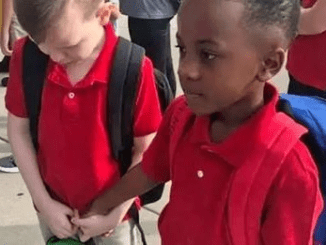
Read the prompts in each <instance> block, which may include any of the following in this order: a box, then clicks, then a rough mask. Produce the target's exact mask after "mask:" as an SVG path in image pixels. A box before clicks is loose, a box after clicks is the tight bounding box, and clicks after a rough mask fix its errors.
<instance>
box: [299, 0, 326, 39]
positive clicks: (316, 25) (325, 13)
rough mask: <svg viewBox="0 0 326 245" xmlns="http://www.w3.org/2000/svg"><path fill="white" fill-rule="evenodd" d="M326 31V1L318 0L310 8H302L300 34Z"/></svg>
mask: <svg viewBox="0 0 326 245" xmlns="http://www.w3.org/2000/svg"><path fill="white" fill-rule="evenodd" d="M324 31H326V1H325V0H318V1H317V2H316V3H315V4H314V6H312V7H311V8H309V9H304V8H302V9H301V17H300V23H299V34H301V35H315V34H319V33H322V32H324Z"/></svg>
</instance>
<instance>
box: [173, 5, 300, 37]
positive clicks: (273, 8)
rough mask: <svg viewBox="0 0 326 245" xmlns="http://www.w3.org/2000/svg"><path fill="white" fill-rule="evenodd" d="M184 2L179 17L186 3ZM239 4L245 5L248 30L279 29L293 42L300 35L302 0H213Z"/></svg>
mask: <svg viewBox="0 0 326 245" xmlns="http://www.w3.org/2000/svg"><path fill="white" fill-rule="evenodd" d="M188 1H191V0H182V1H181V6H180V9H179V15H180V14H182V9H183V7H184V5H185V3H186V2H188ZM211 1H215V2H216V3H218V2H220V1H233V2H239V3H242V4H243V5H244V9H245V11H244V17H243V20H244V24H245V25H246V27H247V28H248V30H255V28H256V29H257V28H258V29H260V30H262V31H264V32H266V29H269V28H275V27H277V28H279V29H280V30H282V31H283V34H284V37H285V38H286V39H287V40H289V41H292V40H293V39H294V38H295V37H296V35H297V33H298V24H299V18H300V2H301V0H211Z"/></svg>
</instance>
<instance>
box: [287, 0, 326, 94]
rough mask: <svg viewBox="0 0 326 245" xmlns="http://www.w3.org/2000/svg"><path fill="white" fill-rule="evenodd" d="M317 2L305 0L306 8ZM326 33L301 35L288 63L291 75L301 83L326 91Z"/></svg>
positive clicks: (290, 51) (294, 42)
mask: <svg viewBox="0 0 326 245" xmlns="http://www.w3.org/2000/svg"><path fill="white" fill-rule="evenodd" d="M315 2H316V0H305V1H303V2H302V5H303V6H304V7H306V8H308V7H311V6H313V4H314V3H315ZM325 57H326V31H325V32H323V33H321V34H317V35H299V36H298V37H297V38H296V39H295V40H294V41H293V43H292V45H291V47H290V49H289V53H288V61H287V67H286V68H287V69H288V71H289V73H290V74H291V75H292V76H293V77H295V79H296V80H298V81H299V82H300V83H302V84H304V85H306V86H310V87H314V88H317V89H320V90H326V78H325V77H326V72H325V66H326V62H325Z"/></svg>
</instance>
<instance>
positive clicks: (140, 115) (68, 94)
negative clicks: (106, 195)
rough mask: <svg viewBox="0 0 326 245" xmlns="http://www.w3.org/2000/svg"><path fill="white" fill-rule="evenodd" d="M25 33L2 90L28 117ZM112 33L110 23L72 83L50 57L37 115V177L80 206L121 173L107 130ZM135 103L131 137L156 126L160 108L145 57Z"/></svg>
mask: <svg viewBox="0 0 326 245" xmlns="http://www.w3.org/2000/svg"><path fill="white" fill-rule="evenodd" d="M25 42H26V39H22V40H19V41H18V42H17V43H16V44H15V47H14V52H13V56H12V59H11V66H10V81H9V84H8V89H7V94H6V107H7V109H8V111H9V112H10V113H12V114H14V115H16V116H18V117H24V118H25V117H27V116H28V115H27V112H26V108H25V100H24V93H23V88H22V52H23V47H24V44H25ZM116 43H117V36H116V35H115V34H114V31H113V28H112V27H111V25H108V26H107V28H106V41H105V44H104V46H103V49H102V51H101V53H100V54H99V57H98V58H97V59H96V61H95V63H94V64H93V67H92V68H91V69H90V71H89V72H88V74H87V75H86V76H85V78H83V79H82V80H81V81H79V82H78V83H77V84H76V85H75V86H72V85H71V83H70V81H69V78H68V76H67V73H66V70H65V68H64V67H63V66H61V65H60V64H58V63H55V62H53V61H50V62H49V65H48V73H47V77H46V83H45V87H44V90H43V97H42V105H41V106H42V109H41V114H40V121H39V135H38V140H39V151H38V155H37V159H38V163H39V168H40V172H41V175H42V178H43V180H44V182H45V183H46V185H47V186H48V187H49V189H50V190H51V192H52V194H53V195H54V196H55V197H56V198H58V199H59V200H60V201H61V202H63V203H65V204H67V205H68V206H70V207H71V208H76V209H78V210H80V211H82V210H84V209H85V207H86V206H87V205H88V204H89V203H90V202H91V201H92V200H93V199H94V198H96V197H97V196H98V195H99V194H101V193H102V192H103V191H104V190H105V189H107V188H110V187H111V186H112V185H114V184H115V183H116V182H117V181H118V180H119V178H120V173H119V166H118V163H117V162H116V161H115V159H114V158H113V156H112V153H111V150H110V141H109V139H108V135H107V121H106V118H107V117H106V114H107V93H108V86H109V84H110V83H109V82H108V77H109V75H110V71H109V70H108V67H111V63H112V60H113V57H114V51H115V47H116ZM140 79H141V82H140V84H139V88H138V97H137V101H136V108H135V118H134V120H135V123H134V135H135V137H140V136H145V135H148V134H151V133H153V132H155V131H156V130H157V129H158V127H159V124H160V122H161V111H160V106H159V100H158V96H157V91H156V87H155V83H154V81H155V80H154V76H153V67H152V64H151V62H150V60H149V59H147V58H145V59H144V62H143V65H142V72H141V78H140Z"/></svg>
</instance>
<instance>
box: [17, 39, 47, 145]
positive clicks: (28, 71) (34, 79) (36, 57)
mask: <svg viewBox="0 0 326 245" xmlns="http://www.w3.org/2000/svg"><path fill="white" fill-rule="evenodd" d="M23 52H24V53H23V89H24V95H25V103H26V109H27V112H28V117H29V126H30V132H31V136H32V141H33V145H34V148H35V150H37V149H38V142H37V131H38V121H39V115H40V111H41V100H42V91H43V85H44V80H45V77H46V70H47V66H48V61H49V56H47V55H45V54H44V53H42V52H41V51H40V50H39V48H38V46H37V45H36V44H35V43H34V42H33V41H31V40H30V39H29V38H28V40H27V41H26V44H25V47H24V51H23Z"/></svg>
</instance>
